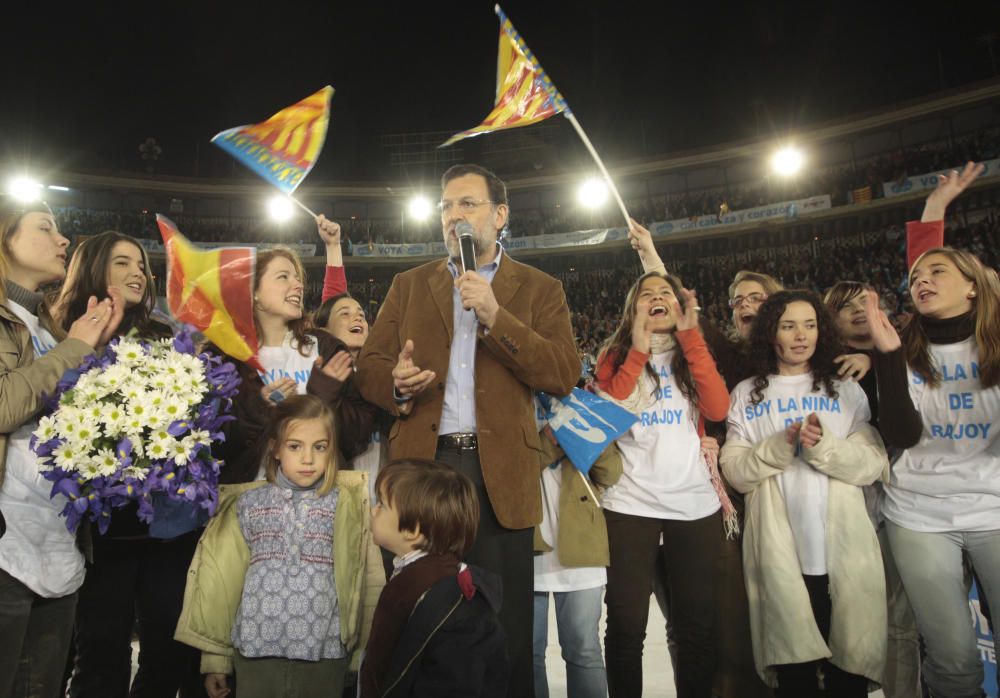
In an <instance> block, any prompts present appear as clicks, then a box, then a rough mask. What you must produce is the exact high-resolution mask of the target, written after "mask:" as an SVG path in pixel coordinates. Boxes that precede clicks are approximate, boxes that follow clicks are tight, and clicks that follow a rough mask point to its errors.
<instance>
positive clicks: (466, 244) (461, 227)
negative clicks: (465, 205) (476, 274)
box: [455, 221, 476, 274]
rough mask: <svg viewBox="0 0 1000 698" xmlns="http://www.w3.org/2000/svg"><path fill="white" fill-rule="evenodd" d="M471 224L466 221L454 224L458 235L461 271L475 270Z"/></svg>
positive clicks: (474, 244) (474, 248) (474, 249)
mask: <svg viewBox="0 0 1000 698" xmlns="http://www.w3.org/2000/svg"><path fill="white" fill-rule="evenodd" d="M472 233H473V230H472V224H471V223H469V222H468V221H459V222H458V223H457V224H456V225H455V234H456V235H457V236H458V246H459V251H460V253H461V256H462V273H463V274H464V273H465V272H467V271H475V270H476V241H475V239H474V238H473V237H472Z"/></svg>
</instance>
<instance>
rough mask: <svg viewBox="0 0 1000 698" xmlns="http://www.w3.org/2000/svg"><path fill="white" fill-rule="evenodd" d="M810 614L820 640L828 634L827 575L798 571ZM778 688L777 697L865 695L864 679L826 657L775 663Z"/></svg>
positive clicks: (848, 697) (854, 697)
mask: <svg viewBox="0 0 1000 698" xmlns="http://www.w3.org/2000/svg"><path fill="white" fill-rule="evenodd" d="M802 579H803V580H805V583H806V590H807V591H808V592H809V603H810V604H811V605H812V612H813V617H814V618H815V619H816V625H817V627H819V631H820V633H821V634H822V635H823V639H824V640H828V639H829V638H830V614H831V611H832V603H831V601H830V578H829V577H828V576H827V575H825V574H824V575H805V574H804V575H802ZM774 669H775V671H777V672H778V688H777V689H776V690H775V692H774V695H775V696H777V697H778V698H813V697H814V696H817V697H824V696H825V697H826V698H865V696H867V695H868V679H866V678H865V677H864V676H858V675H857V674H848V673H847V672H846V671H844V670H843V669H838V668H837V667H836V666H834V665H833V664H831V663H830V662H829V661H827V660H825V659H824V660H822V661H818V662H803V663H802V664H779V665H777V666H775V667H774ZM817 671H822V673H823V686H824V689H823V690H820V686H819V680H818V678H817Z"/></svg>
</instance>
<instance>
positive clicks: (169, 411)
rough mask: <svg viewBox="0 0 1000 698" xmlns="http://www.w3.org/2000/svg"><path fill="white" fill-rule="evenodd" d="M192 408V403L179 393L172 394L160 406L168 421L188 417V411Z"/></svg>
mask: <svg viewBox="0 0 1000 698" xmlns="http://www.w3.org/2000/svg"><path fill="white" fill-rule="evenodd" d="M189 408H190V403H189V402H188V401H187V400H186V399H184V398H183V397H179V396H177V395H171V396H170V397H168V398H167V399H166V400H164V402H163V404H162V405H161V406H160V410H161V411H162V413H163V416H164V417H165V418H166V420H167V423H168V424H169V423H171V422H175V421H177V420H178V419H186V418H187V417H188V411H189Z"/></svg>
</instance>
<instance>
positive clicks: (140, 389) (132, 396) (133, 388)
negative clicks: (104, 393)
mask: <svg viewBox="0 0 1000 698" xmlns="http://www.w3.org/2000/svg"><path fill="white" fill-rule="evenodd" d="M118 392H119V393H121V396H122V399H123V400H124V402H125V403H126V404H128V403H132V402H138V401H139V400H141V399H142V398H143V397H145V395H146V388H145V386H144V385H143V384H142V383H141V382H140V381H138V380H136V379H135V377H134V376H130V377H129V379H128V380H126V381H124V382H123V383H122V385H121V387H120V388H119V389H118Z"/></svg>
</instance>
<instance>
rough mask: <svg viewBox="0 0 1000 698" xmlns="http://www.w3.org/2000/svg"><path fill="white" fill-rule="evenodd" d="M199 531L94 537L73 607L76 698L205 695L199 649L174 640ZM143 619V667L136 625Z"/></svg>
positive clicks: (190, 697)
mask: <svg viewBox="0 0 1000 698" xmlns="http://www.w3.org/2000/svg"><path fill="white" fill-rule="evenodd" d="M200 535H201V531H200V530H198V531H193V532H191V533H188V534H186V535H183V536H180V537H178V538H175V539H173V540H170V541H162V540H157V539H149V538H144V539H139V540H122V539H114V538H104V537H102V536H94V564H93V565H88V566H87V578H86V580H85V581H84V583H83V586H82V587H81V588H80V600H79V603H78V604H77V609H76V667H75V669H74V672H73V679H72V681H71V683H70V696H71V697H72V698H98V697H99V698H127V697H129V696H131V697H132V698H175V696H176V695H177V692H178V690H180V692H181V696H182V698H198V697H200V696H204V695H205V689H204V686H203V685H202V681H201V676H200V674H199V661H200V654H199V652H198V650H196V649H194V648H192V647H188V646H187V645H184V644H181V643H180V642H176V641H175V640H174V630H175V629H176V628H177V619H178V618H179V617H180V614H181V606H182V605H183V602H184V584H185V582H186V581H187V572H188V567H189V566H190V564H191V558H192V557H193V556H194V550H195V546H196V545H197V544H198V537H199V536H200ZM136 620H138V624H139V669H138V673H137V674H136V676H135V680H134V682H133V683H132V686H131V689H130V687H129V677H130V676H131V670H132V645H131V642H132V630H133V628H134V627H135V623H136Z"/></svg>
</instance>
